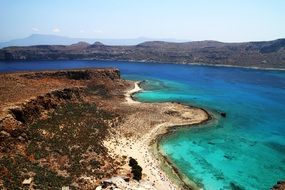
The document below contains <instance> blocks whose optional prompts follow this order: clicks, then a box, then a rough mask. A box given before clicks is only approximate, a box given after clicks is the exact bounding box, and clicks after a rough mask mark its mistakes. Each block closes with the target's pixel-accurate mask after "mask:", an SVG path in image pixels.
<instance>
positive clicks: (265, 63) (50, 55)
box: [0, 39, 285, 69]
mask: <svg viewBox="0 0 285 190" xmlns="http://www.w3.org/2000/svg"><path fill="white" fill-rule="evenodd" d="M0 60H6V61H10V60H125V61H144V62H161V63H165V62H169V63H179V64H191V63H202V64H212V65H232V66H243V67H260V68H283V69H284V68H285V39H277V40H273V41H261V42H244V43H223V42H218V41H193V42H183V43H175V42H165V41H148V42H144V43H140V44H138V45H132V46H110V45H105V44H103V43H101V42H95V43H93V44H88V43H83V42H80V43H77V44H75V45H74V44H73V45H37V46H28V47H15V46H14V47H7V48H3V49H1V50H0Z"/></svg>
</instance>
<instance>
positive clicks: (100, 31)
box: [93, 29, 103, 34]
mask: <svg viewBox="0 0 285 190" xmlns="http://www.w3.org/2000/svg"><path fill="white" fill-rule="evenodd" d="M93 32H94V33H97V34H100V33H103V31H102V30H98V29H95V30H93Z"/></svg>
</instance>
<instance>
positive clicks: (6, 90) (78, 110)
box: [0, 69, 129, 189]
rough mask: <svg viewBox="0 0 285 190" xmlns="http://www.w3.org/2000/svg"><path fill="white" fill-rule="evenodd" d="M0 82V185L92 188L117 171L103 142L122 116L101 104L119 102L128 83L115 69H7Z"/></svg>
mask: <svg viewBox="0 0 285 190" xmlns="http://www.w3.org/2000/svg"><path fill="white" fill-rule="evenodd" d="M0 80H1V83H0V84H1V86H0V89H1V90H0V92H1V93H0V102H1V107H0V115H1V117H0V139H1V141H0V189H29V188H32V189H61V187H63V186H65V185H68V186H70V187H71V188H77V189H78V188H80V189H91V188H94V185H95V184H98V183H99V182H98V181H96V180H98V179H102V178H104V177H110V176H111V175H113V174H114V173H116V170H117V169H118V166H119V165H121V163H120V160H119V159H117V160H114V159H113V158H111V157H110V156H108V154H107V149H106V148H105V147H104V146H103V145H102V140H103V139H104V138H105V137H106V136H107V135H108V133H109V132H108V129H109V128H112V127H115V125H116V123H118V122H119V121H120V120H121V116H120V115H119V114H117V113H116V112H115V111H114V110H113V108H112V107H108V106H110V105H108V104H104V102H108V101H110V99H112V102H113V103H115V102H118V101H120V100H122V99H123V98H124V95H123V91H124V89H125V88H126V87H128V85H129V84H128V83H127V82H126V81H123V80H122V79H120V73H119V71H118V70H117V69H96V70H74V71H53V72H31V73H11V74H9V73H6V74H1V75H0ZM25 179H26V180H27V181H28V182H27V183H28V184H22V183H24V180H25ZM29 180H31V181H30V182H29ZM91 182H92V183H91Z"/></svg>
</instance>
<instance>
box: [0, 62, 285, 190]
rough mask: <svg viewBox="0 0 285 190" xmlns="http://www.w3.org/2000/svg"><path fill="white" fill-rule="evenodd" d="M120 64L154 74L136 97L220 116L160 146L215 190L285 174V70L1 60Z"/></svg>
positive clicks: (134, 75)
mask: <svg viewBox="0 0 285 190" xmlns="http://www.w3.org/2000/svg"><path fill="white" fill-rule="evenodd" d="M81 67H118V68H120V70H121V72H122V76H123V77H124V78H126V79H132V80H146V82H145V83H144V86H143V87H144V89H145V91H144V92H142V93H139V94H136V98H137V99H139V100H140V101H145V102H163V101H178V102H182V103H185V104H189V105H195V106H200V107H203V108H206V109H208V110H210V111H211V112H212V113H214V114H215V115H218V114H217V113H218V112H226V113H227V117H226V118H221V117H216V118H215V119H214V120H213V121H212V122H211V123H209V124H208V125H203V126H197V127H192V128H187V129H179V130H177V131H176V132H175V133H172V134H171V135H170V136H167V137H165V138H163V139H162V141H161V142H160V149H161V150H162V151H163V152H164V153H165V154H166V155H167V157H168V158H169V159H170V160H171V161H172V163H173V164H174V165H175V166H176V167H177V168H178V169H179V170H180V171H181V172H182V173H183V174H184V175H186V176H188V177H189V178H191V179H192V180H193V181H195V182H196V183H197V184H200V186H201V187H203V188H204V189H207V190H219V189H225V190H228V189H233V190H238V189H249V190H263V189H270V187H272V186H273V184H275V183H276V181H277V180H281V179H283V180H284V179H285V72H281V71H262V70H252V69H240V68H226V67H209V66H186V65H173V64H156V63H128V62H115V61H109V62H102V61H42V62H38V61H37V62H35V61H31V62H0V71H1V72H4V71H18V70H42V69H63V68H81Z"/></svg>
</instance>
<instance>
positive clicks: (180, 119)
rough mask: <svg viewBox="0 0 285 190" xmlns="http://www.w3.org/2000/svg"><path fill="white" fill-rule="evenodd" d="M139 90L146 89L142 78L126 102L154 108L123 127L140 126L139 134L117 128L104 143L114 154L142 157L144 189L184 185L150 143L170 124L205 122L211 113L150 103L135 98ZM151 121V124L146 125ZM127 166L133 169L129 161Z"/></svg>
mask: <svg viewBox="0 0 285 190" xmlns="http://www.w3.org/2000/svg"><path fill="white" fill-rule="evenodd" d="M139 91H142V89H141V88H140V86H139V82H135V83H134V88H132V89H130V90H128V91H127V92H126V94H125V99H126V101H125V102H124V104H126V105H127V106H132V107H135V108H137V109H142V108H143V109H145V108H150V110H149V111H148V112H147V113H143V114H142V113H140V116H139V117H136V116H130V118H128V119H127V121H125V122H124V124H123V126H122V127H121V129H123V128H124V127H128V129H130V128H132V129H133V130H135V128H137V129H136V130H137V131H139V132H138V133H139V134H138V135H131V136H130V135H128V136H126V134H129V133H128V132H127V131H125V130H121V131H117V132H116V134H114V136H113V137H112V138H110V139H108V140H107V141H105V143H104V145H105V146H106V147H107V148H108V150H109V153H110V154H112V155H113V156H114V157H116V156H117V155H119V156H127V157H132V158H135V159H136V160H137V161H138V164H139V165H140V166H141V167H142V168H143V171H142V172H143V179H142V180H141V182H140V183H142V184H144V187H143V189H158V190H173V189H181V188H180V187H179V186H177V185H176V184H174V183H173V182H172V181H171V180H170V179H169V177H168V176H167V175H166V174H165V173H164V172H163V171H162V170H161V168H160V163H159V160H158V159H157V158H156V157H155V156H154V155H153V153H152V151H151V148H150V145H151V144H152V143H153V141H154V140H155V139H156V138H157V137H158V135H161V134H165V133H166V132H167V129H168V128H169V127H173V126H180V125H181V126H182V125H192V124H197V123H201V122H203V121H205V120H207V119H208V114H207V113H206V112H205V111H203V110H201V109H198V108H192V107H191V108H190V107H187V106H183V105H181V104H176V103H155V104H150V103H141V102H138V101H135V100H133V99H132V97H131V96H132V94H134V93H137V92H139ZM158 110H160V111H158ZM150 115H151V116H150ZM134 117H135V118H134ZM156 118H157V119H156ZM158 118H159V119H158ZM128 120H132V121H128ZM148 124H149V125H150V126H146V125H148ZM125 169H126V170H128V169H129V168H128V166H127V165H126V166H125ZM145 184H148V185H145ZM136 186H138V184H136ZM125 188H126V187H125ZM128 188H130V187H128Z"/></svg>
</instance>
